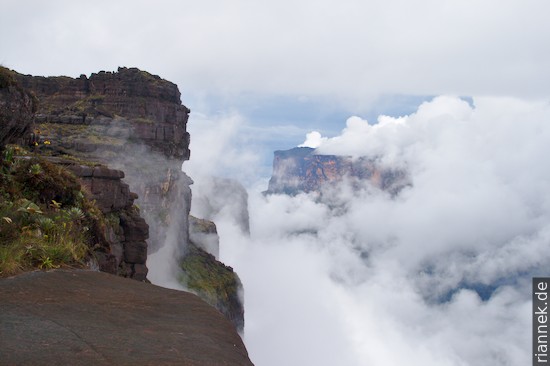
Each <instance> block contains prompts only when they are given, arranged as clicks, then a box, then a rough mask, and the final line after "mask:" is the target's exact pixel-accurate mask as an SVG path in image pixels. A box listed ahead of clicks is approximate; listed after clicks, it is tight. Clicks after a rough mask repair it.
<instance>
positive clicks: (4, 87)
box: [0, 67, 36, 150]
mask: <svg viewBox="0 0 550 366" xmlns="http://www.w3.org/2000/svg"><path fill="white" fill-rule="evenodd" d="M35 108H36V99H35V98H33V96H32V95H31V94H29V92H28V91H26V90H24V89H23V88H22V87H21V86H20V85H19V83H18V82H17V80H16V78H15V73H13V72H12V71H10V70H8V69H6V68H4V67H0V150H2V148H3V147H4V146H5V145H6V144H8V143H14V142H18V140H21V139H23V138H25V137H26V136H27V135H28V134H29V133H30V131H31V127H32V123H33V118H34V111H35Z"/></svg>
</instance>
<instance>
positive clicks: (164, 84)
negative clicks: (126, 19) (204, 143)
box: [13, 67, 248, 328]
mask: <svg viewBox="0 0 550 366" xmlns="http://www.w3.org/2000/svg"><path fill="white" fill-rule="evenodd" d="M13 74H14V75H15V77H16V79H17V81H18V83H19V84H20V85H21V86H22V87H23V88H25V89H27V90H29V91H31V92H32V93H33V94H34V95H35V96H36V97H37V99H38V100H39V107H38V110H37V112H36V116H35V120H36V123H35V125H34V131H33V133H34V137H35V140H37V144H36V145H37V146H33V147H32V149H33V151H34V152H35V153H40V154H42V155H48V156H54V157H60V156H62V157H64V156H67V155H68V156H70V157H76V158H77V163H75V164H73V165H71V166H70V169H72V170H73V172H74V173H75V174H76V175H77V176H78V177H79V178H80V180H81V181H82V184H83V186H85V187H87V191H88V195H89V196H90V197H89V198H90V199H95V200H96V202H97V204H98V206H99V208H100V209H101V210H102V212H103V213H104V214H106V215H107V217H109V218H110V220H107V221H108V222H107V224H106V225H105V228H104V230H103V232H104V233H103V238H102V241H103V243H102V246H101V250H100V251H98V262H99V266H100V268H101V270H103V271H106V272H110V273H118V274H119V275H122V276H126V277H131V278H134V279H138V280H144V279H145V278H146V275H147V267H146V258H147V254H148V253H153V252H155V251H156V250H158V249H159V248H160V247H161V246H162V245H163V244H164V243H165V242H166V240H167V234H168V233H169V232H170V235H172V236H175V237H177V238H178V241H179V243H180V244H181V245H182V247H185V246H186V244H187V243H188V241H189V211H190V206H191V189H190V185H191V184H192V183H193V181H192V180H191V178H189V177H188V176H187V175H185V173H183V172H182V171H181V164H182V162H183V161H184V160H187V159H189V157H190V150H189V143H190V136H189V133H188V132H187V128H186V127H187V121H188V118H189V113H190V110H189V109H188V108H187V107H185V106H184V105H183V104H182V103H181V100H180V92H179V90H178V87H177V86H176V85H175V84H173V83H171V82H169V81H166V80H163V79H162V78H160V77H159V76H156V75H152V74H149V73H147V72H145V71H141V70H139V69H137V68H124V67H121V68H119V69H118V70H117V71H116V72H104V71H101V72H99V73H94V74H91V75H90V76H89V77H87V76H85V75H81V76H80V77H79V78H70V77H63V76H62V77H40V76H30V75H21V74H16V73H13ZM78 159H82V160H84V161H85V164H78ZM98 164H100V165H102V166H97V165H98ZM94 165H95V166H94ZM105 165H108V168H107V167H106V166H105ZM90 166H91V167H90ZM123 172H124V173H123ZM122 178H124V182H126V183H127V184H128V185H129V187H128V185H126V183H124V182H123V181H122ZM130 191H132V192H135V194H134V193H131V192H130ZM245 194H246V192H245ZM138 197H139V200H138V201H136V202H134V201H135V200H137V198H138ZM137 206H139V209H138V208H137ZM138 211H139V212H138ZM144 219H145V220H144ZM174 225H176V226H177V230H178V232H177V233H173V228H174ZM246 228H247V230H248V217H247V216H246ZM199 235H200V234H199ZM147 237H148V239H147ZM182 253H184V251H182ZM188 253H191V252H188ZM193 253H195V252H194V251H193ZM199 253H201V254H202V253H203V252H202V251H199ZM204 254H206V252H204ZM208 259H210V257H208ZM181 260H182V261H184V260H185V259H184V258H181ZM202 262H204V263H205V264H207V265H208V269H209V270H212V271H217V270H219V271H220V273H223V274H224V276H222V277H216V276H214V277H207V280H208V281H210V280H212V281H213V282H212V283H210V284H209V283H207V284H206V286H207V287H208V286H214V287H216V286H221V287H223V288H224V290H228V289H229V290H231V291H234V294H229V295H227V294H225V293H223V294H222V295H220V296H222V297H220V298H219V299H215V301H212V299H211V297H208V296H210V295H208V296H207V295H206V294H205V293H204V292H200V291H197V292H198V293H199V294H201V296H203V297H204V298H205V299H207V301H209V302H210V303H211V304H213V305H214V306H216V307H218V309H219V310H220V311H223V309H227V308H231V309H236V310H232V311H231V312H230V313H231V314H240V315H239V316H238V317H236V316H233V315H230V316H228V317H229V318H230V319H231V320H232V321H233V322H234V323H235V324H236V325H237V326H240V327H241V328H242V322H243V321H244V318H243V316H242V313H243V310H242V309H243V305H242V301H241V299H240V297H239V296H238V294H237V291H240V290H242V288H241V286H240V281H239V280H238V277H237V275H236V274H235V273H234V272H233V270H232V269H230V267H227V266H225V265H224V264H223V263H221V262H218V261H217V260H215V258H214V260H213V261H202ZM202 262H201V263H202ZM194 268H198V267H194ZM226 275H227V276H226ZM229 277H232V278H233V280H234V282H235V283H236V284H238V285H235V286H233V287H231V286H225V285H224V284H221V285H220V283H218V282H216V281H217V279H219V278H222V279H224V280H225V279H227V278H229ZM222 282H223V281H222ZM226 295H227V296H226ZM227 299H229V300H227ZM237 305H238V306H237ZM234 318H238V320H237V321H234ZM239 324H240V325H239Z"/></svg>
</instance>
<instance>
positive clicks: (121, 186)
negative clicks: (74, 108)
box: [57, 161, 149, 281]
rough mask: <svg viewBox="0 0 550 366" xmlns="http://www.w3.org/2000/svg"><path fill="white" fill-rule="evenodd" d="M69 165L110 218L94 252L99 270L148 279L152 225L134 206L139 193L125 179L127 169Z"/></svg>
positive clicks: (67, 164)
mask: <svg viewBox="0 0 550 366" xmlns="http://www.w3.org/2000/svg"><path fill="white" fill-rule="evenodd" d="M57 163H58V164H60V165H66V167H67V169H68V170H70V171H71V172H72V173H73V174H74V175H75V176H76V177H77V178H78V179H79V180H80V182H81V184H82V187H83V190H84V191H85V192H86V195H87V196H88V197H87V198H88V199H89V200H92V201H95V205H96V206H97V207H98V208H99V209H100V210H101V212H102V213H103V214H104V215H105V216H106V217H107V218H108V219H107V220H106V222H105V223H104V227H103V228H101V229H100V232H99V233H96V234H98V236H99V238H98V239H99V240H100V241H101V243H100V244H101V245H100V246H101V248H100V249H99V250H97V249H96V251H95V258H96V260H97V262H98V266H99V269H100V270H101V271H103V272H107V273H112V274H119V275H121V276H123V277H129V278H132V279H135V280H138V281H145V280H146V279H147V272H148V270H147V266H146V262H147V242H146V240H147V239H148V238H149V225H148V224H147V223H146V222H145V219H144V218H143V217H141V216H140V213H139V211H138V210H137V208H136V207H135V206H134V200H135V199H137V198H138V195H137V194H135V193H133V192H130V188H129V186H128V184H126V183H124V181H123V180H122V179H123V178H124V172H122V171H120V170H116V169H109V168H108V167H106V166H102V165H98V166H86V165H78V164H74V163H71V162H70V161H58V162H57Z"/></svg>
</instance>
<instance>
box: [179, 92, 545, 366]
mask: <svg viewBox="0 0 550 366" xmlns="http://www.w3.org/2000/svg"><path fill="white" fill-rule="evenodd" d="M549 117H550V105H549V104H548V103H547V102H532V101H531V102H527V101H522V100H518V99H510V98H474V99H473V103H472V102H468V101H465V100H462V99H460V98H457V97H452V96H442V97H437V98H435V99H433V100H432V101H430V102H426V103H423V104H421V105H420V106H419V107H418V109H417V111H416V112H415V113H412V114H410V115H406V116H383V115H382V116H379V118H378V120H377V121H373V122H374V123H373V122H371V121H366V120H364V119H362V118H360V117H350V118H349V119H348V120H347V121H342V124H344V122H345V127H344V128H343V130H342V132H341V134H339V135H338V136H332V137H330V136H321V134H320V133H310V134H308V135H307V138H306V141H304V145H306V146H312V145H313V144H314V145H315V146H318V147H317V152H318V153H321V154H342V155H348V156H352V157H360V156H369V157H373V158H376V161H377V162H378V164H380V165H383V166H391V167H399V168H400V169H404V170H405V171H406V172H407V176H408V180H409V182H410V184H408V185H407V186H406V187H405V188H403V189H402V190H401V191H400V192H399V193H398V194H397V195H390V194H388V193H387V192H384V191H381V190H380V189H378V188H376V187H373V186H369V185H368V184H365V185H364V186H363V187H360V188H359V189H358V188H357V187H355V188H354V189H352V186H351V185H350V184H348V183H346V180H344V181H343V182H342V183H341V184H340V185H339V186H338V187H336V188H332V189H331V191H330V192H328V191H327V192H324V194H323V197H329V198H328V199H324V198H321V199H320V198H319V195H316V194H309V195H307V194H299V195H297V196H294V197H290V196H284V195H268V196H265V195H263V194H262V193H261V191H262V190H265V189H266V187H267V185H266V177H258V181H257V183H256V184H249V185H248V188H249V211H250V235H249V236H248V235H247V234H246V233H244V232H243V231H242V230H240V229H239V225H238V223H237V222H235V216H234V215H232V214H231V212H227V211H225V212H224V211H223V210H222V211H220V212H219V213H218V214H217V215H215V217H212V219H213V220H214V221H215V222H216V225H217V227H218V232H219V234H220V258H221V260H222V261H224V262H225V263H228V264H230V265H231V266H233V267H234V268H235V270H236V271H237V273H238V274H239V276H240V278H241V280H242V282H243V285H244V295H245V324H246V325H245V332H244V336H245V343H246V345H247V348H248V351H249V353H250V355H251V359H252V360H253V362H255V363H256V364H257V365H262V366H263V365H282V364H284V365H300V364H315V365H335V364H338V365H395V364H400V363H403V364H405V363H406V364H409V365H520V364H527V363H528V362H529V360H530V357H531V356H530V342H531V333H530V332H531V318H530V311H531V310H530V307H531V302H530V286H531V285H530V283H531V277H532V276H548V275H549V273H548V272H549V270H548V268H550V267H549V265H550V252H548V244H549V242H550V184H549V183H550V171H548V169H546V168H545V167H546V164H545V160H546V157H547V156H549V153H550V145H548V141H550V126H548V123H549V121H550V118H549ZM211 123H212V124H216V123H219V124H223V123H224V121H223V120H222V119H219V120H215V119H214V120H212V121H211ZM215 131H216V130H215V129H211V128H209V129H208V130H205V131H201V130H200V129H197V130H195V131H193V134H194V135H193V136H199V137H198V138H200V136H201V134H204V135H202V136H206V135H208V134H213V133H215ZM233 134H234V135H235V136H238V134H239V130H238V128H236V129H235V130H234V131H233ZM195 138H197V137H195ZM227 138H228V137H227V136H226V139H227ZM229 140H230V138H229ZM308 140H310V141H308ZM217 149H218V150H220V151H221V150H223V151H224V154H227V153H228V151H229V152H230V154H236V155H239V154H241V153H239V151H240V150H243V151H246V146H243V145H239V146H235V145H231V144H225V145H223V146H217ZM193 153H194V155H193V158H192V160H191V161H190V162H186V163H185V164H184V170H185V171H186V172H188V174H190V175H191V176H192V177H193V179H194V181H195V187H201V182H202V181H203V180H204V181H206V180H208V176H207V175H206V174H205V173H206V172H205V171H204V167H206V166H208V162H207V161H203V160H201V159H202V156H203V152H202V151H201V147H200V146H193ZM251 154H252V155H253V153H252V152H251ZM204 156H208V155H204ZM244 156H245V157H246V156H249V155H248V154H246V153H245V154H244ZM209 159H212V156H209ZM217 161H218V163H219V162H220V161H219V160H217ZM222 161H223V159H222ZM231 165H232V166H233V167H234V168H235V169H236V170H235V171H234V172H233V177H234V178H235V177H238V174H239V173H238V172H239V171H242V172H243V174H244V176H245V177H247V179H248V180H249V179H250V176H249V173H248V172H249V171H250V161H245V164H244V165H245V166H247V167H248V169H241V168H242V166H241V165H240V163H239V161H234V162H232V164H231ZM198 167H200V168H201V169H202V170H200V171H199V169H198ZM224 169H230V166H228V165H225V166H224ZM218 171H220V170H218ZM259 171H261V169H260V170H259ZM195 172H196V173H197V174H196V175H195ZM199 173H200V174H199ZM208 173H209V174H212V175H216V173H217V172H216V170H214V171H211V172H208ZM194 194H195V195H196V196H200V195H201V194H206V195H207V194H208V192H207V190H206V191H201V190H200V189H199V190H198V191H197V192H195V191H194ZM196 196H195V197H196ZM195 197H194V199H195ZM195 202H197V201H195V200H194V201H193V205H194V204H195ZM193 205H192V212H193V211H194V210H200V208H199V207H193Z"/></svg>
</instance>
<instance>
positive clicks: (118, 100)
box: [17, 67, 190, 160]
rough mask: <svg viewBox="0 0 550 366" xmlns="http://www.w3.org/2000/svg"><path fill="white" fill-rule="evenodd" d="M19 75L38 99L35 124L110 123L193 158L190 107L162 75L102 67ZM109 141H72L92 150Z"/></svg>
mask: <svg viewBox="0 0 550 366" xmlns="http://www.w3.org/2000/svg"><path fill="white" fill-rule="evenodd" d="M17 78H18V81H19V83H20V84H21V86H22V87H23V88H25V89H28V90H30V91H32V92H33V93H34V94H35V95H36V96H37V97H38V99H39V100H40V106H39V108H38V111H37V114H36V122H37V123H53V124H61V125H72V126H79V125H80V126H104V127H105V126H108V127H109V128H110V129H111V134H114V135H115V136H123V137H124V138H125V139H130V140H139V141H141V142H143V143H145V144H146V145H147V146H149V147H151V148H152V149H153V150H155V151H159V152H162V153H163V154H164V155H166V156H167V157H172V158H177V159H179V160H187V159H189V155H190V151H189V140H190V139H189V133H188V132H187V129H186V126H187V120H188V118H189V112H190V110H189V109H188V108H187V107H185V106H184V105H182V104H181V101H180V92H179V90H178V87H177V86H176V85H175V84H173V83H171V82H169V81H166V80H163V79H161V78H160V77H159V76H156V75H151V74H149V73H147V72H145V71H141V70H139V69H137V68H125V67H121V68H119V69H118V71H117V72H105V71H101V72H99V73H97V74H92V75H91V76H90V77H89V78H88V77H86V76H85V75H81V76H80V78H78V79H73V78H69V77H41V76H30V75H18V77H17ZM104 136H109V133H106V134H104ZM63 137H65V138H68V136H63ZM53 141H54V142H56V140H53ZM109 145H110V144H103V143H101V141H83V142H82V143H81V144H80V145H79V144H78V141H74V142H73V147H74V148H76V149H81V150H91V151H94V150H95V149H97V148H98V147H108V146H109Z"/></svg>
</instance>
